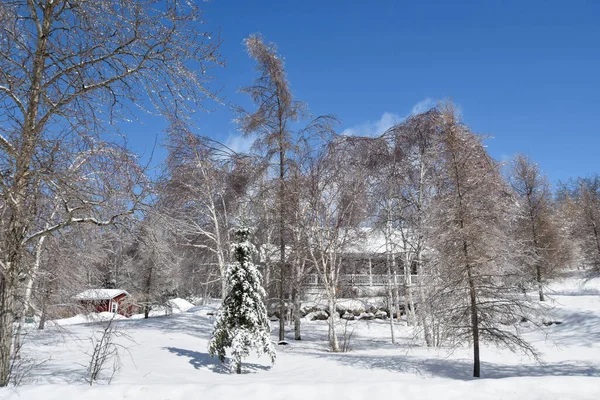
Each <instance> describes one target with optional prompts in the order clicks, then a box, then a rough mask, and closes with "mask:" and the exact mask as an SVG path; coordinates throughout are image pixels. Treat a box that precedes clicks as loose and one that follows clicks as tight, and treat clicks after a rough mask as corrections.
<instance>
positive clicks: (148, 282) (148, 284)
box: [144, 262, 154, 319]
mask: <svg viewBox="0 0 600 400" xmlns="http://www.w3.org/2000/svg"><path fill="white" fill-rule="evenodd" d="M150 264H153V263H152V262H151V263H150ZM153 271H154V265H151V266H150V270H149V271H148V278H147V279H146V293H145V296H146V301H145V302H144V319H148V317H149V316H150V294H151V292H152V272H153Z"/></svg>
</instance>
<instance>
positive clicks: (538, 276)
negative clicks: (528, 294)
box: [535, 264, 544, 301]
mask: <svg viewBox="0 0 600 400" xmlns="http://www.w3.org/2000/svg"><path fill="white" fill-rule="evenodd" d="M535 272H536V279H537V283H538V291H539V295H540V301H544V287H543V285H542V267H541V266H540V265H539V264H538V265H537V266H536V268H535Z"/></svg>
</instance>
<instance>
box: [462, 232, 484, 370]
mask: <svg viewBox="0 0 600 400" xmlns="http://www.w3.org/2000/svg"><path fill="white" fill-rule="evenodd" d="M464 249H465V252H466V251H467V244H466V243H465V244H464ZM467 276H468V281H469V298H470V301H471V304H470V309H471V332H472V335H473V376H474V377H475V378H479V376H480V365H479V315H478V313H477V311H478V309H477V296H476V290H475V282H474V280H473V275H472V273H471V267H470V266H468V265H467Z"/></svg>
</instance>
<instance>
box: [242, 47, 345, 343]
mask: <svg viewBox="0 0 600 400" xmlns="http://www.w3.org/2000/svg"><path fill="white" fill-rule="evenodd" d="M244 43H245V45H246V49H247V51H248V54H249V55H250V57H251V58H253V59H254V60H255V61H256V70H257V71H258V72H259V74H260V76H259V77H258V78H257V79H256V81H255V82H254V85H252V86H249V87H246V88H243V89H242V90H241V91H242V92H244V93H247V94H248V95H249V96H250V97H251V98H252V101H253V102H254V103H255V105H256V106H257V109H256V110H255V111H254V112H252V113H251V112H248V111H246V110H244V109H242V108H238V110H237V111H238V113H239V114H240V116H239V118H238V119H237V122H238V123H239V126H240V130H241V131H242V133H243V134H245V135H252V134H254V135H257V139H256V141H255V142H254V146H253V147H254V149H255V150H257V151H259V152H260V153H261V154H262V155H263V157H264V160H265V163H266V164H267V166H268V167H271V166H272V167H273V168H266V169H265V172H266V173H267V174H273V175H270V176H272V177H276V185H275V186H276V188H275V191H276V194H275V197H276V199H277V201H276V202H275V206H276V209H275V211H276V214H277V217H276V218H277V221H276V224H277V227H278V232H277V239H278V247H279V293H278V297H279V316H280V318H279V340H280V341H283V340H285V321H284V315H285V314H286V308H287V307H286V298H287V297H288V291H287V290H286V288H287V287H288V280H289V277H288V275H289V273H288V272H289V271H288V269H289V260H288V258H287V257H286V252H287V248H288V243H287V242H288V241H289V239H288V237H289V235H290V233H289V229H290V222H289V221H288V220H287V215H288V214H289V210H288V209H287V206H288V204H291V202H290V199H288V198H287V193H288V181H289V179H290V175H289V171H290V169H289V165H290V154H289V153H290V152H291V151H292V150H293V148H294V147H295V146H297V143H298V136H299V135H298V132H297V131H295V130H294V126H293V124H294V123H295V122H298V121H299V120H300V119H302V118H304V117H307V116H308V113H307V106H306V104H305V103H303V102H300V101H296V100H294V98H293V96H292V92H291V90H290V87H289V82H288V80H287V77H286V74H285V68H284V62H283V59H282V58H281V56H279V55H278V53H277V47H276V46H275V44H273V43H265V41H264V40H263V38H262V37H261V36H260V35H251V36H250V37H248V38H247V39H246V40H245V41H244ZM332 122H335V119H334V118H332V117H330V116H320V117H317V118H316V119H314V120H312V121H311V122H309V123H308V125H307V127H306V128H304V130H305V131H313V130H315V129H316V130H322V129H323V127H329V126H330V125H331V123H332ZM273 158H276V160H277V161H276V163H274V164H272V165H271V162H272V160H273ZM292 203H293V202H292Z"/></svg>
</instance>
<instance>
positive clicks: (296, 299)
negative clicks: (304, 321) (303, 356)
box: [292, 288, 302, 340]
mask: <svg viewBox="0 0 600 400" xmlns="http://www.w3.org/2000/svg"><path fill="white" fill-rule="evenodd" d="M292 304H293V313H294V315H293V319H294V340H302V337H301V335H300V326H301V321H300V307H301V302H300V296H299V293H298V288H294V289H293V290H292Z"/></svg>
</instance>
